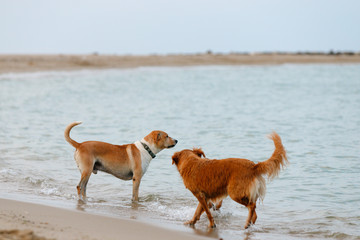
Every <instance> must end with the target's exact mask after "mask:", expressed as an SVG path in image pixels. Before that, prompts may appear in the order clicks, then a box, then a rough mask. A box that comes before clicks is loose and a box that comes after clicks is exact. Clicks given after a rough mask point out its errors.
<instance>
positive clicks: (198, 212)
mask: <svg viewBox="0 0 360 240" xmlns="http://www.w3.org/2000/svg"><path fill="white" fill-rule="evenodd" d="M203 212H204V208H203V207H202V205H201V203H199V204H198V206H197V208H196V210H195V214H194V217H193V218H192V219H191V220H189V221H187V222H185V223H184V224H185V225H190V226H194V225H195V223H196V222H197V221H198V220H199V219H200V216H201V214H202V213H203Z"/></svg>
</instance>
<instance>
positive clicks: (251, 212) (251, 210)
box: [245, 203, 256, 229]
mask: <svg viewBox="0 0 360 240" xmlns="http://www.w3.org/2000/svg"><path fill="white" fill-rule="evenodd" d="M246 207H247V208H248V209H249V215H248V217H247V219H246V223H245V229H247V228H248V227H249V226H250V224H251V222H252V219H253V217H254V216H255V215H254V213H255V208H256V204H255V203H250V204H248V205H247V206H246ZM255 214H256V213H255ZM255 220H256V219H255Z"/></svg>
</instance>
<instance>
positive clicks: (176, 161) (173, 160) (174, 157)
mask: <svg viewBox="0 0 360 240" xmlns="http://www.w3.org/2000/svg"><path fill="white" fill-rule="evenodd" d="M179 155H180V153H179V152H176V153H174V155H173V156H172V164H174V163H175V165H177V164H178V162H179Z"/></svg>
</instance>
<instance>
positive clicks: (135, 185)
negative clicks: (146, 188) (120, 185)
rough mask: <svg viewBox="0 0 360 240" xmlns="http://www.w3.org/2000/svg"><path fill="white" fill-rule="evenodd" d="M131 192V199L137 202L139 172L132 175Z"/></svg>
mask: <svg viewBox="0 0 360 240" xmlns="http://www.w3.org/2000/svg"><path fill="white" fill-rule="evenodd" d="M132 180H133V193H132V199H131V200H132V201H133V202H138V201H139V186H140V181H141V174H134V176H133V179H132Z"/></svg>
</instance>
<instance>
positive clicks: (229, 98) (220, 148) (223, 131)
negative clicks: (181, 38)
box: [0, 65, 360, 240]
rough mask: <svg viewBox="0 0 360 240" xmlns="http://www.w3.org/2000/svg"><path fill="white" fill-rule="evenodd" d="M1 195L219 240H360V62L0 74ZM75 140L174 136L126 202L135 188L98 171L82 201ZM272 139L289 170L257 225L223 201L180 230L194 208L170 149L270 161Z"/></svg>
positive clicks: (270, 191) (273, 186)
mask: <svg viewBox="0 0 360 240" xmlns="http://www.w3.org/2000/svg"><path fill="white" fill-rule="evenodd" d="M0 91H1V92H0V103H1V105H0V126H1V128H0V197H13V198H18V199H20V200H25V201H33V202H41V203H45V204H51V205H55V206H61V207H68V208H76V209H78V210H80V211H87V212H93V213H100V214H105V215H111V216H115V217H123V218H131V219H140V220H142V219H146V220H149V219H150V220H151V221H152V222H156V223H158V224H159V225H163V226H167V227H171V228H174V229H178V230H181V231H188V232H194V233H196V234H202V235H206V236H210V237H214V238H224V239H230V240H231V239H239V238H240V239H241V238H244V239H304V238H309V239H324V238H329V239H360V230H359V229H360V210H359V207H358V206H360V188H359V185H360V178H359V173H360V165H359V164H358V163H359V160H360V137H359V136H360V133H359V129H360V117H359V116H360V66H359V65H280V66H243V67H241V66H238V67H186V68H138V69H131V70H98V71H78V72H45V73H32V74H6V75H0ZM79 119H81V120H82V121H83V124H81V125H79V126H77V127H75V128H74V129H73V130H72V132H71V137H72V138H74V139H75V140H76V141H79V142H82V141H85V140H98V141H105V142H110V143H115V144H125V143H131V142H135V141H137V140H140V139H142V138H143V137H144V136H145V135H147V134H148V133H149V132H150V131H151V130H154V129H161V130H164V131H166V132H168V133H169V135H170V136H172V137H174V138H176V139H178V140H179V143H178V144H177V146H176V147H175V148H174V149H166V150H164V151H162V152H160V153H159V154H157V157H156V158H155V159H154V160H152V162H151V164H150V166H149V169H148V171H147V173H146V174H145V175H144V178H143V180H142V182H141V185H140V202H139V203H132V202H131V192H132V182H131V181H122V180H119V179H116V178H115V177H113V176H111V175H108V174H104V173H98V174H97V175H94V174H93V175H92V176H91V178H90V181H89V184H88V190H87V194H88V199H87V201H86V202H85V203H84V202H82V201H78V198H77V193H76V185H77V184H78V182H79V178H80V174H79V171H78V170H77V168H76V164H75V161H74V159H73V153H74V149H73V148H72V147H71V146H69V145H68V143H66V142H65V140H64V139H63V131H64V128H65V127H66V125H67V124H68V123H70V122H73V121H75V120H79ZM273 130H275V131H277V133H278V134H279V135H280V136H281V138H282V140H283V144H284V146H285V148H286V149H287V153H288V157H289V161H290V165H289V167H288V168H287V169H285V170H284V171H281V172H280V176H279V178H276V179H275V180H274V181H272V182H270V183H267V194H266V197H265V199H264V202H263V203H262V204H259V205H258V206H257V213H258V220H257V223H256V225H255V226H252V227H250V229H248V230H243V225H244V224H245V220H246V217H247V212H248V211H247V209H246V208H245V207H243V206H240V205H238V204H237V203H235V202H233V201H232V200H231V199H229V198H228V199H225V200H224V204H223V207H222V208H221V209H220V211H212V212H213V215H214V218H215V222H216V224H217V229H216V230H215V231H212V232H211V233H208V232H209V231H208V229H207V225H208V220H207V218H206V215H204V216H202V218H201V219H200V221H199V222H198V223H197V224H196V228H195V229H192V228H188V227H185V226H183V224H182V223H183V222H185V221H187V220H189V219H190V218H191V217H192V216H193V214H194V212H195V209H196V206H197V204H198V202H197V200H196V199H195V197H194V196H193V195H192V194H191V193H190V192H189V191H188V190H187V189H186V188H185V187H184V185H183V182H182V180H181V178H180V176H179V173H178V172H177V170H176V167H175V166H173V165H171V156H172V154H173V153H174V152H175V151H178V150H181V149H184V148H192V147H202V148H203V150H204V152H205V154H206V156H207V157H209V158H226V157H240V158H247V159H251V160H253V161H255V162H258V161H264V160H266V159H267V158H269V157H270V156H271V154H272V151H273V143H272V142H271V141H270V140H268V139H266V135H267V134H269V133H271V131H273Z"/></svg>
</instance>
